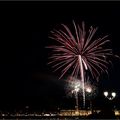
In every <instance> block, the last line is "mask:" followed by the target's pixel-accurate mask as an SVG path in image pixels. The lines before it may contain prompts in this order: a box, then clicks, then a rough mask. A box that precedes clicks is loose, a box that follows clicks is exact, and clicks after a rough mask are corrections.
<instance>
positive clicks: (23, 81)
mask: <svg viewBox="0 0 120 120" xmlns="http://www.w3.org/2000/svg"><path fill="white" fill-rule="evenodd" d="M73 19H74V20H75V21H77V22H78V23H81V22H82V21H85V24H86V25H87V27H89V26H90V25H94V26H99V29H98V32H99V33H98V34H99V35H106V34H109V39H111V42H112V48H113V51H114V52H115V53H117V54H118V55H120V46H119V45H120V2H0V31H1V32H0V58H1V62H0V109H4V110H9V109H10V110H11V109H14V108H20V109H22V108H24V107H25V106H26V105H29V106H30V108H34V109H39V110H43V109H56V108H57V107H60V106H62V107H63V108H65V107H66V108H73V107H74V102H73V101H74V99H72V98H71V99H70V98H69V99H68V98H66V95H65V91H64V88H65V81H64V79H61V80H58V77H59V75H60V73H59V72H56V73H53V72H52V69H51V67H50V66H48V65H47V62H48V56H49V54H50V51H49V50H48V49H46V48H45V46H47V45H50V44H51V43H52V40H50V39H49V38H48V34H49V32H50V30H52V29H53V28H54V27H55V26H56V25H58V24H61V23H65V24H72V20H73ZM119 75H120V61H119V60H117V59H114V60H113V67H112V68H110V70H109V79H108V78H107V77H103V79H101V81H100V82H99V91H103V90H104V89H110V90H115V91H116V92H117V94H118V97H117V98H118V99H119V98H120V88H119V85H120V77H119ZM99 96H100V95H99Z"/></svg>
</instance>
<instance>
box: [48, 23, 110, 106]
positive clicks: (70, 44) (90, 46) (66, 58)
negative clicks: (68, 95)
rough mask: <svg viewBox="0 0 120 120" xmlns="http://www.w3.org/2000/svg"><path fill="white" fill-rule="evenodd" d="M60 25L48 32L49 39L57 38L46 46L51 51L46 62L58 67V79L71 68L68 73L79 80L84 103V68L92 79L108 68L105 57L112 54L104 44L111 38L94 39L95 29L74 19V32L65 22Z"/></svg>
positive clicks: (55, 67) (56, 68)
mask: <svg viewBox="0 0 120 120" xmlns="http://www.w3.org/2000/svg"><path fill="white" fill-rule="evenodd" d="M61 26H62V28H61V29H54V30H53V31H51V35H50V38H51V39H53V40H55V41H57V42H58V45H51V46H49V47H48V48H52V50H53V51H52V56H51V57H50V59H51V61H50V62H49V64H52V67H53V68H54V69H55V71H56V70H59V69H61V75H60V78H61V77H63V76H64V74H65V73H66V72H67V71H71V76H75V77H76V78H79V79H80V80H81V82H82V90H83V105H84V106H85V88H84V87H85V85H84V82H85V71H86V70H89V71H90V73H91V75H92V76H93V78H96V77H99V76H100V74H101V73H102V72H106V71H107V69H108V57H110V56H112V49H110V48H108V46H107V44H108V43H109V42H110V40H108V39H107V37H108V36H107V35H106V36H104V37H101V38H95V37H94V35H95V33H96V31H97V28H93V27H92V26H91V27H90V29H89V30H88V31H86V30H85V24H84V22H82V26H80V25H78V24H75V22H74V21H73V28H74V31H73V32H71V30H70V29H69V28H68V27H67V26H66V25H64V24H61Z"/></svg>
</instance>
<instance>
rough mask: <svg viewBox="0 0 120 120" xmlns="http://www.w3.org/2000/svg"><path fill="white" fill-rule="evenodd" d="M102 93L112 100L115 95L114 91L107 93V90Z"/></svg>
mask: <svg viewBox="0 0 120 120" xmlns="http://www.w3.org/2000/svg"><path fill="white" fill-rule="evenodd" d="M103 94H104V96H105V97H106V98H107V99H108V100H113V99H114V98H115V97H116V93H115V92H111V93H109V92H108V91H105V92H104V93H103Z"/></svg>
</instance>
